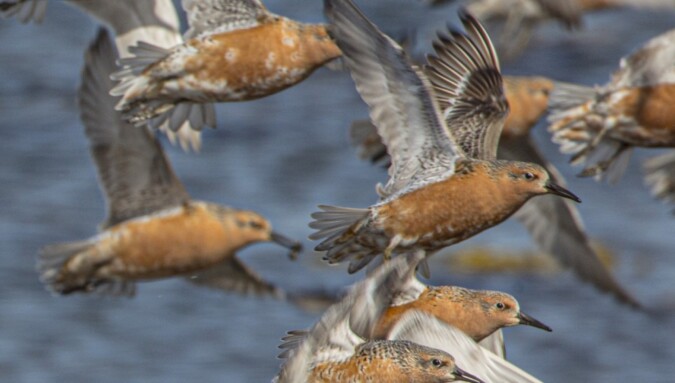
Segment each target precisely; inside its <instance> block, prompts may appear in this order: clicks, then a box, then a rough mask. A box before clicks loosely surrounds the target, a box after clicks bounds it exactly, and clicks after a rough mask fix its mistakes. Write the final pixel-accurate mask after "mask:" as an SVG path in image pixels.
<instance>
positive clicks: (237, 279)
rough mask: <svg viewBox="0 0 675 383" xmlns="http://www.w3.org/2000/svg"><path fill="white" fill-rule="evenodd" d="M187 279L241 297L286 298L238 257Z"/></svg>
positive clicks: (281, 291) (284, 294) (280, 290)
mask: <svg viewBox="0 0 675 383" xmlns="http://www.w3.org/2000/svg"><path fill="white" fill-rule="evenodd" d="M186 279H187V280H188V281H190V282H192V283H195V284H198V285H202V286H207V287H211V288H214V289H219V290H224V291H228V292H233V293H237V294H241V295H260V296H267V295H270V296H273V297H275V298H277V299H284V298H285V297H286V293H285V292H284V291H283V290H282V289H280V288H278V287H276V286H274V285H273V284H271V283H269V282H267V281H265V280H263V279H262V278H261V277H260V276H259V275H258V274H256V273H255V272H254V271H253V270H251V269H250V268H248V267H247V266H246V265H245V264H243V263H242V262H241V261H240V260H239V259H238V258H237V257H236V256H234V257H232V258H230V259H228V260H225V261H223V262H221V263H220V264H218V265H216V266H214V267H210V268H208V269H205V270H203V271H200V272H198V273H195V274H193V275H190V276H188V277H187V278H186Z"/></svg>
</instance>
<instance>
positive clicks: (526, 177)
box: [523, 172, 534, 181]
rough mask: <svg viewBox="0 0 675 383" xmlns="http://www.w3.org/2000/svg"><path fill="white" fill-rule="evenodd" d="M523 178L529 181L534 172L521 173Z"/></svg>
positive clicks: (532, 177)
mask: <svg viewBox="0 0 675 383" xmlns="http://www.w3.org/2000/svg"><path fill="white" fill-rule="evenodd" d="M523 178H525V179H526V180H528V181H531V180H533V179H534V174H532V173H530V172H527V173H525V174H523Z"/></svg>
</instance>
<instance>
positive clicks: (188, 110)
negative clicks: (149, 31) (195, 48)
mask: <svg viewBox="0 0 675 383" xmlns="http://www.w3.org/2000/svg"><path fill="white" fill-rule="evenodd" d="M129 53H131V54H132V56H131V57H125V58H121V59H119V60H118V64H119V65H121V66H122V69H121V70H119V71H117V72H115V73H113V74H112V75H111V76H110V77H111V78H112V79H113V80H115V81H119V84H117V85H116V86H115V87H114V88H112V89H111V90H110V94H111V95H113V96H122V99H121V100H120V101H119V103H118V104H117V105H116V106H115V109H117V110H119V111H121V112H122V113H123V114H124V116H125V118H126V119H127V121H129V122H130V123H133V124H135V125H143V124H145V123H148V124H149V125H150V127H151V128H153V129H159V130H161V131H163V132H165V133H166V134H167V136H168V137H169V139H170V140H171V141H174V140H175V139H176V138H178V141H179V142H180V143H181V146H183V148H186V147H187V146H192V147H193V148H194V149H198V148H199V137H198V134H197V137H196V138H195V137H194V136H195V133H191V132H190V129H192V130H197V131H199V130H201V129H202V127H203V126H204V125H206V126H209V127H212V128H215V126H216V113H215V109H214V106H213V104H201V103H192V102H180V103H178V104H177V105H176V104H174V103H173V102H171V101H168V100H163V99H161V98H157V99H149V98H152V97H155V96H156V95H155V93H158V90H157V89H156V88H155V86H154V85H153V83H152V78H151V77H150V76H148V75H145V74H143V71H144V70H145V69H146V68H147V67H148V66H149V65H152V64H153V63H155V62H157V61H159V60H162V59H164V58H166V57H167V56H168V55H169V54H170V53H171V50H170V49H166V48H162V47H159V46H157V45H153V44H150V43H147V42H144V41H139V42H138V43H137V44H136V45H135V46H131V47H129ZM186 125H187V126H186Z"/></svg>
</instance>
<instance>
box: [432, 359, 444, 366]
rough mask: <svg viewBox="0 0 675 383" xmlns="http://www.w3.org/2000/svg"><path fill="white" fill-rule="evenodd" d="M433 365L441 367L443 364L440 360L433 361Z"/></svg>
mask: <svg viewBox="0 0 675 383" xmlns="http://www.w3.org/2000/svg"><path fill="white" fill-rule="evenodd" d="M431 364H433V365H434V367H440V366H441V365H442V364H443V363H442V362H441V360H440V359H432V360H431Z"/></svg>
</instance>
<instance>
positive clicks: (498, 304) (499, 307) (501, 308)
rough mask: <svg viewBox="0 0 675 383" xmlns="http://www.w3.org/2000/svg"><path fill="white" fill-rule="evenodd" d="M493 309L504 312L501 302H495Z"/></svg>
mask: <svg viewBox="0 0 675 383" xmlns="http://www.w3.org/2000/svg"><path fill="white" fill-rule="evenodd" d="M495 307H497V308H498V309H500V310H504V307H505V306H504V304H503V303H502V302H497V304H495Z"/></svg>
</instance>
